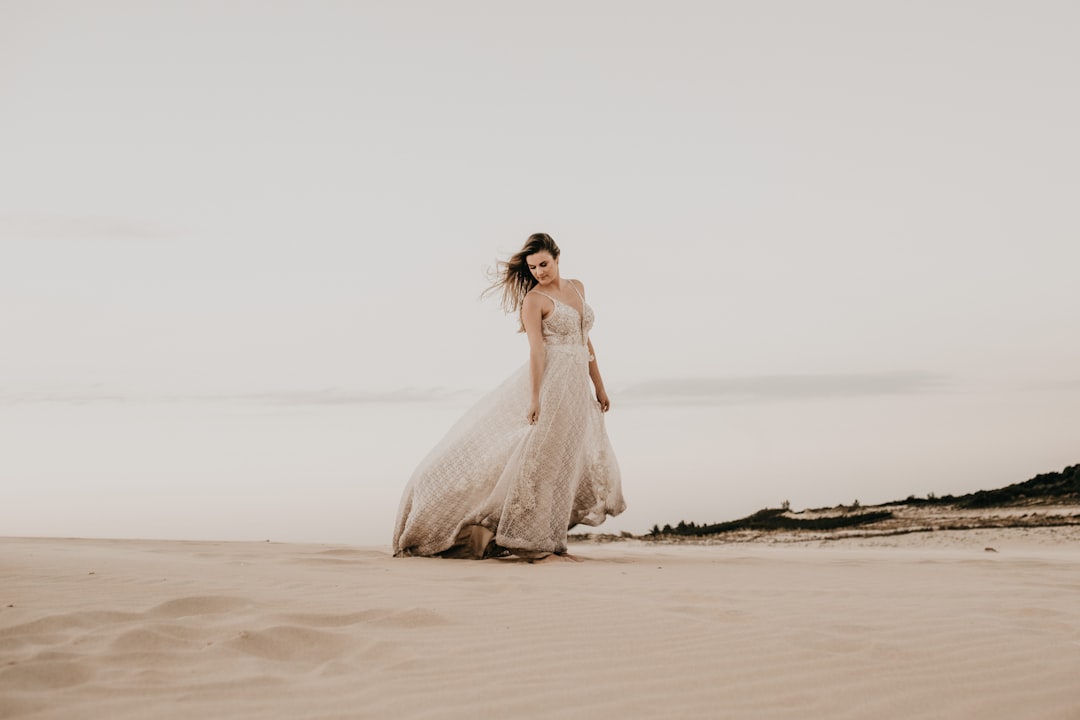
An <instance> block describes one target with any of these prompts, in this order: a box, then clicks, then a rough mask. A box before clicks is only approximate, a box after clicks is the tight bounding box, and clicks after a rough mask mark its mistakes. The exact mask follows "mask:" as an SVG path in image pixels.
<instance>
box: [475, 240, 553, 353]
mask: <svg viewBox="0 0 1080 720" xmlns="http://www.w3.org/2000/svg"><path fill="white" fill-rule="evenodd" d="M545 250H546V251H547V252H549V253H551V257H552V258H558V257H559V246H558V245H556V244H555V241H554V240H552V239H551V236H550V235H548V234H547V233H533V234H532V235H530V236H529V239H528V240H526V241H525V246H524V247H522V248H521V250H519V251H517V252H516V253H514V254H513V255H511V256H510V259H509V260H506V261H502V260H499V261H497V262H496V269H495V271H494V273H492V275H493V279H494V282H493V283H492V284H491V287H489V288H488V289H487V290H485V291H484V293H483V294H484V295H487V294H488V293H490V292H497V291H499V290H501V291H502V306H503V309H504V310H506V312H507V313H519V314H520V312H521V306H522V304H523V303H524V302H525V296H526V295H528V294H529V291H530V290H532V289H533V288H534V287H536V278H534V277H533V275H532V272H530V271H529V263H528V262H526V260H525V258H527V257H529V256H530V255H535V254H537V253H540V252H544V251H545ZM519 317H520V315H519ZM518 332H525V324H524V323H522V324H521V327H520V328H518Z"/></svg>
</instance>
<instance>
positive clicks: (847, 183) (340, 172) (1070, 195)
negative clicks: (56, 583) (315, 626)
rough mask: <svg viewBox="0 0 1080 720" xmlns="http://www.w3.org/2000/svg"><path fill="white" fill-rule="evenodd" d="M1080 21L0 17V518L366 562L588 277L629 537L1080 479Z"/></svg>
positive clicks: (219, 12)
mask: <svg viewBox="0 0 1080 720" xmlns="http://www.w3.org/2000/svg"><path fill="white" fill-rule="evenodd" d="M1077 37H1080V6H1078V5H1077V4H1076V3H1074V2H1071V1H1062V2H1038V1H1036V2H1019V1H1017V2H974V1H972V2H854V1H852V2H835V1H825V2H803V1H797V0H778V1H777V2H723V1H721V2H665V3H644V2H625V1H620V2H554V3H520V2H494V1H493V2H456V3H440V2H422V3H418V2H290V3H285V2H260V3H255V2H221V3H212V2H204V3H196V2H175V3H172V2H152V3H146V2H110V1H108V0H97V1H95V2H93V3H84V2H73V1H72V2H43V1H35V2H29V1H28V2H13V1H9V0H0V249H2V254H0V257H2V262H0V342H2V351H0V483H2V488H0V534H49V535H60V534H63V535H105V536H132V535H156V536H168V537H216V538H233V537H237V538H250V537H259V538H261V537H263V536H266V537H274V538H276V539H300V540H318V541H330V542H363V543H386V542H388V541H389V533H390V529H391V526H392V522H393V514H394V512H395V510H396V505H397V499H398V496H399V494H400V491H401V489H402V488H403V487H404V484H405V482H406V481H407V479H408V475H409V473H410V472H411V470H412V468H413V467H414V466H415V465H416V463H417V462H419V460H420V459H421V457H422V455H423V454H424V453H425V452H426V451H427V449H428V448H430V446H432V445H433V444H434V443H435V442H436V441H437V440H438V439H439V437H440V435H441V434H442V432H444V431H445V430H446V429H447V428H448V426H449V423H450V422H452V421H453V419H454V418H455V417H456V416H457V415H458V414H460V412H461V411H462V410H464V408H466V407H467V406H468V404H469V403H470V402H472V401H473V400H474V399H475V398H476V397H478V395H479V394H480V393H482V392H483V391H485V390H487V389H489V388H491V387H494V386H495V385H496V384H497V383H498V382H499V381H501V379H503V378H504V377H505V376H506V375H508V374H509V373H510V372H512V371H513V370H514V369H515V368H516V367H517V366H518V365H519V364H521V363H523V362H525V360H526V357H527V345H526V343H525V340H524V337H523V336H520V335H517V334H515V330H516V322H515V321H514V320H513V319H512V318H506V317H504V316H503V315H502V313H501V311H500V310H499V308H498V305H497V302H495V301H494V300H488V301H480V300H479V294H480V292H481V291H482V290H483V289H484V287H485V286H486V276H485V270H486V269H487V268H489V267H490V266H491V265H492V264H493V263H494V261H495V259H496V258H498V257H505V256H507V255H508V254H509V253H511V252H513V251H515V250H516V249H518V247H520V245H521V244H522V242H523V241H524V239H525V238H526V237H527V236H528V235H529V234H531V233H533V232H548V233H550V234H552V235H553V236H554V237H555V239H556V240H557V241H558V242H559V243H560V245H561V246H562V249H563V258H562V270H563V274H564V275H566V276H569V277H579V278H581V279H582V280H583V281H584V282H585V285H586V288H587V291H588V296H589V301H590V304H591V305H592V306H593V307H594V309H595V311H596V314H597V324H596V327H595V329H594V331H593V336H592V338H593V341H594V344H595V345H596V348H597V352H598V357H599V360H600V364H601V368H602V369H603V371H604V375H605V378H606V381H607V384H608V387H609V390H610V391H611V393H612V400H613V409H612V411H611V413H610V414H609V416H608V427H609V431H610V432H611V435H612V440H613V442H614V444H615V448H616V452H617V454H618V456H619V460H620V462H621V464H622V466H623V473H624V483H625V493H626V497H627V501H628V503H629V506H630V509H629V510H628V511H627V513H626V515H625V516H624V517H623V518H620V519H619V520H617V521H613V522H611V523H609V525H608V526H606V527H609V529H629V530H632V531H635V532H639V531H642V530H644V529H646V528H647V527H648V526H650V525H651V524H652V523H653V522H659V523H661V524H663V523H664V522H669V521H670V522H675V521H677V520H679V519H687V520H691V519H693V520H696V521H699V522H702V521H706V522H709V521H716V520H720V519H730V518H732V517H736V516H738V515H741V514H745V513H746V512H750V511H752V510H755V509H757V508H759V507H761V506H762V505H764V504H772V505H777V504H779V503H780V502H781V501H783V500H785V499H788V500H790V501H791V503H792V505H793V506H796V507H805V506H813V505H826V504H828V505H831V504H835V503H838V502H850V501H851V500H854V499H856V498H858V499H860V500H861V501H862V502H864V503H867V502H874V501H884V500H890V499H894V498H896V497H903V496H906V495H907V494H910V493H917V494H925V493H926V492H930V491H934V492H938V493H939V494H943V493H946V492H964V491H968V490H974V489H978V488H980V487H991V486H997V485H1002V484H1007V483H1009V482H1016V481H1020V480H1024V479H1027V478H1028V477H1030V476H1031V475H1033V474H1035V473H1037V472H1042V471H1048V470H1060V469H1061V468H1062V467H1064V466H1065V465H1068V464H1072V463H1075V462H1080V421H1078V419H1077V418H1078V414H1077V412H1076V408H1077V407H1080V332H1078V331H1077V328H1080V302H1078V300H1077V268H1078V267H1080V232H1078V231H1080V215H1078V212H1077V207H1078V203H1077V198H1078V197H1080V173H1078V170H1077V168H1080V138H1078V135H1077V131H1076V129H1077V128H1078V127H1080V96H1078V93H1077V92H1076V87H1077V82H1078V79H1080V49H1078V44H1077V42H1076V38H1077Z"/></svg>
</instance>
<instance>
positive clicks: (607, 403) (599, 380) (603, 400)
mask: <svg viewBox="0 0 1080 720" xmlns="http://www.w3.org/2000/svg"><path fill="white" fill-rule="evenodd" d="M572 282H574V283H576V284H577V288H578V292H580V293H581V299H582V302H583V303H584V300H585V283H583V282H581V281H580V280H573V281H572ZM584 309H585V306H584V304H582V310H584ZM588 342H589V378H590V379H591V380H592V384H593V387H594V388H595V389H596V401H597V402H598V403H600V410H601V412H607V411H608V409H609V408H611V400H610V399H609V398H608V394H607V390H605V389H604V378H603V377H601V376H600V366H599V365H597V364H596V351H595V350H593V344H592V340H591V339H590V340H589V341H588Z"/></svg>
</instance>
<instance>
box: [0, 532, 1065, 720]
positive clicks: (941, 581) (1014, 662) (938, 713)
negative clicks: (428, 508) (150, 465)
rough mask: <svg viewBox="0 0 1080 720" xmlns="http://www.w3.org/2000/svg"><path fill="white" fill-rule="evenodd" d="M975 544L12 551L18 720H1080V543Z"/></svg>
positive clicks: (9, 594) (93, 544) (1048, 535)
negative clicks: (443, 553)
mask: <svg viewBox="0 0 1080 720" xmlns="http://www.w3.org/2000/svg"><path fill="white" fill-rule="evenodd" d="M974 532H975V531H967V533H962V532H957V533H922V534H918V535H912V536H902V537H897V538H862V539H853V540H845V541H834V542H829V543H816V542H815V543H799V544H783V545H770V544H768V543H756V544H738V545H712V546H698V545H653V544H645V543H641V542H636V541H632V542H625V543H611V544H588V543H581V544H578V545H575V546H574V551H575V552H577V553H578V554H579V555H581V556H583V557H584V558H585V559H586V560H587V561H586V562H583V563H555V564H550V565H529V564H527V563H521V562H513V561H503V560H493V561H484V562H474V561H454V560H438V559H427V558H409V559H394V558H391V557H389V554H388V552H387V550H386V549H383V548H350V547H326V546H314V545H287V544H276V543H209V542H175V541H120V540H117V541H110V540H61V539H16V538H9V539H2V540H0V718H65V719H67V718H147V717H153V718H191V717H200V716H202V717H213V718H260V719H265V718H301V717H302V718H325V719H330V718H369V717H370V718H385V717H404V718H444V717H448V718H457V717H462V718H465V717H468V718H474V717H479V716H490V717H524V718H548V717H566V718H577V717H581V718H585V717H588V718H603V717H625V718H638V717H641V718H644V717H675V718H678V717H709V718H807V717H815V718H867V717H875V718H963V717H980V718H1009V719H1015V718H1047V719H1049V718H1055V719H1062V720H1065V719H1073V720H1075V719H1076V718H1080V683H1078V682H1077V678H1078V677H1080V602H1078V601H1077V598H1080V573H1078V571H1077V568H1078V567H1080V565H1078V561H1080V537H1078V533H1077V530H1076V528H1064V529H1063V528H1037V529H1025V530H1022V531H1013V530H1008V529H992V530H986V531H979V532H980V533H981V534H979V535H972V534H968V533H974ZM987 547H992V548H993V550H994V551H993V552H990V551H987V550H986V548H987Z"/></svg>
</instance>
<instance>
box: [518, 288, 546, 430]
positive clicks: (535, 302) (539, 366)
mask: <svg viewBox="0 0 1080 720" xmlns="http://www.w3.org/2000/svg"><path fill="white" fill-rule="evenodd" d="M543 319H544V301H543V299H542V298H541V297H540V296H539V295H526V296H525V302H524V303H522V305H521V322H522V324H523V325H525V332H526V333H528V336H529V383H530V387H531V388H532V397H531V399H530V400H529V411H528V413H527V414H526V416H525V417H526V419H527V420H528V421H529V424H530V425H533V424H535V423H536V421H537V419H538V418H539V417H540V383H541V382H542V381H543V379H544V361H545V360H546V358H547V349H546V348H545V347H544V331H543V329H542V323H543Z"/></svg>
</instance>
